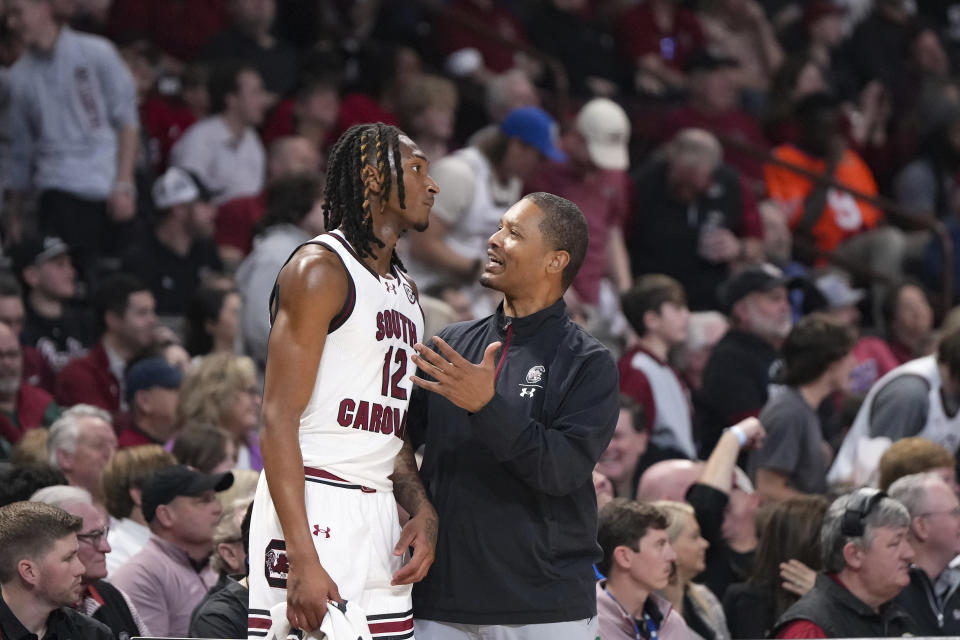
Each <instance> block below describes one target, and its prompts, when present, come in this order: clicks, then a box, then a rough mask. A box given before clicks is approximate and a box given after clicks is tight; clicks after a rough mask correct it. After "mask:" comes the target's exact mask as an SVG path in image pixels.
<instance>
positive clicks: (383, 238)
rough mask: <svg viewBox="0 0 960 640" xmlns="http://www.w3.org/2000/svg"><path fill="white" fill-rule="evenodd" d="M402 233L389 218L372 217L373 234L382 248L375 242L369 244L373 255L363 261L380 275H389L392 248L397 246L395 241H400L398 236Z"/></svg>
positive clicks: (399, 226)
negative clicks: (381, 244)
mask: <svg viewBox="0 0 960 640" xmlns="http://www.w3.org/2000/svg"><path fill="white" fill-rule="evenodd" d="M403 231H404V229H403V228H402V227H401V225H400V224H398V222H397V221H395V220H393V219H392V218H391V217H390V216H385V215H383V214H381V215H374V218H373V233H374V235H376V236H377V238H379V239H380V242H382V243H383V246H382V247H381V246H379V245H378V244H377V243H375V242H373V243H371V244H370V253H371V254H373V255H372V256H367V257H366V258H364V261H365V262H366V263H367V264H369V265H370V266H371V267H372V268H373V270H374V271H376V272H377V273H379V274H380V275H388V274H389V273H390V264H391V263H392V261H393V250H394V247H396V246H397V240H399V239H400V234H401V233H403Z"/></svg>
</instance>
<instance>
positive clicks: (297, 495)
mask: <svg viewBox="0 0 960 640" xmlns="http://www.w3.org/2000/svg"><path fill="white" fill-rule="evenodd" d="M428 168H429V162H428V160H427V158H426V157H425V156H424V154H423V153H422V152H421V151H420V149H419V148H418V147H417V145H416V144H415V143H414V142H413V141H412V140H410V139H409V138H408V137H406V136H405V135H403V133H402V132H400V131H399V130H398V129H396V128H395V127H390V126H387V125H384V124H381V123H377V124H375V125H374V124H370V125H357V126H355V127H352V128H351V129H350V130H348V131H347V132H346V133H345V134H343V136H341V138H340V140H338V141H337V144H336V145H335V146H334V148H333V151H332V153H331V156H330V166H329V171H328V175H327V187H326V193H325V196H326V202H325V204H324V219H325V223H326V228H327V229H332V231H331V232H329V233H325V234H322V235H320V236H318V237H317V238H315V239H314V240H312V241H311V242H309V243H307V244H305V245H304V246H302V247H300V248H299V249H298V250H297V251H295V252H294V254H293V255H292V256H291V257H290V259H289V260H288V262H287V264H286V265H285V266H284V268H283V269H282V270H281V271H280V274H279V276H278V277H277V284H276V286H275V288H274V292H273V295H272V296H271V301H270V312H271V317H272V323H273V326H272V329H271V334H270V340H269V343H268V349H267V367H266V383H265V390H264V401H263V430H262V433H261V449H262V451H263V467H264V473H263V475H261V477H260V485H259V487H258V488H257V495H256V500H255V503H254V510H253V515H252V522H251V529H250V615H249V619H248V636H249V638H251V639H253V638H262V637H264V636H266V635H267V632H268V629H269V628H270V626H271V621H272V620H271V610H273V613H274V616H279V615H280V611H281V610H282V607H281V606H279V605H281V604H282V603H286V612H285V613H286V617H287V620H288V621H289V623H290V625H291V626H292V627H295V628H297V629H301V630H304V631H312V630H315V629H317V628H319V627H320V624H321V622H322V620H323V618H324V615H325V614H326V612H327V603H328V602H338V603H340V602H343V601H345V600H346V601H347V605H346V606H347V609H348V610H349V607H350V604H351V603H353V604H354V606H359V607H361V608H362V609H363V612H364V613H365V614H366V616H367V621H368V625H369V629H370V632H371V635H372V637H373V638H396V639H398V640H399V639H400V638H411V637H413V616H412V605H411V599H410V589H411V584H412V583H414V582H417V581H419V580H421V579H422V578H423V577H424V576H425V575H426V573H427V570H428V569H429V567H430V565H431V564H432V563H433V557H434V547H435V545H436V539H437V515H436V511H434V509H433V507H432V506H431V505H430V503H429V501H428V499H427V496H426V492H425V491H424V488H423V485H422V484H421V483H420V479H419V477H418V475H417V467H416V463H415V461H414V457H413V451H412V449H411V448H410V445H409V443H407V442H405V441H404V438H403V436H404V432H405V430H406V412H407V403H408V399H409V397H410V391H411V383H410V380H409V376H410V374H412V373H413V372H414V371H415V370H416V366H415V365H414V364H413V360H412V359H411V358H410V356H411V355H412V354H413V345H414V344H416V343H417V341H418V340H422V337H421V336H422V334H423V312H422V310H421V309H420V305H419V303H418V301H417V292H416V288H415V285H414V284H413V282H412V281H411V280H409V279H408V278H407V277H406V275H405V274H404V273H403V272H402V271H401V269H400V268H399V267H400V266H402V265H400V263H399V259H398V258H397V257H396V255H395V253H394V246H395V245H396V243H397V239H398V238H399V236H400V235H401V234H402V233H404V232H405V231H407V230H408V229H415V230H423V229H425V228H426V226H427V223H428V217H429V215H430V209H431V207H432V206H433V200H434V197H435V196H436V194H437V193H438V188H437V185H436V183H435V182H434V181H433V179H432V178H431V177H430V176H429V174H428ZM398 503H399V505H400V506H402V507H403V508H404V509H405V510H406V511H407V512H408V513H409V514H410V515H411V518H410V520H409V521H408V522H407V523H406V524H405V525H404V526H403V528H402V530H401V528H400V525H399V523H398V517H397V504H398ZM410 548H412V550H413V553H412V556H411V557H410V559H409V561H407V562H406V563H405V564H404V558H405V554H406V552H407V550H408V549H410Z"/></svg>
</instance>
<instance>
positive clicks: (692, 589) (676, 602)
mask: <svg viewBox="0 0 960 640" xmlns="http://www.w3.org/2000/svg"><path fill="white" fill-rule="evenodd" d="M653 506H655V507H657V508H658V509H660V510H661V512H663V513H664V514H665V515H666V516H667V537H668V538H669V539H670V544H671V545H672V546H673V549H674V551H675V552H676V554H677V559H676V561H674V571H673V575H671V576H670V583H669V584H668V585H667V587H666V588H665V589H664V590H663V591H662V592H661V594H660V595H662V596H663V597H664V598H666V599H667V600H669V601H670V604H671V605H673V607H674V609H676V610H677V611H678V612H680V614H681V615H682V616H683V619H684V621H685V622H686V623H687V626H688V627H689V628H690V638H691V639H693V640H730V630H729V629H728V628H727V619H726V616H724V614H723V607H722V606H721V605H720V601H719V600H718V599H717V597H716V596H715V595H713V592H711V591H710V589H708V588H707V587H705V586H703V585H702V584H696V583H694V582H693V578H694V577H695V576H697V575H698V574H700V573H701V572H702V571H703V570H704V568H706V552H707V547H709V546H710V543H709V542H707V541H706V540H704V539H703V536H701V535H700V525H699V524H697V518H696V516H695V514H694V511H693V507H691V506H690V505H689V504H687V503H685V502H674V501H672V500H658V501H656V502H654V503H653Z"/></svg>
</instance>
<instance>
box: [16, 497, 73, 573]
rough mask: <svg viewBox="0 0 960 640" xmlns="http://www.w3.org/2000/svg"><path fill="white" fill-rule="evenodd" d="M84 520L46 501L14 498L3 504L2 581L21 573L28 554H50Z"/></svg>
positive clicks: (32, 555) (35, 555)
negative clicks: (11, 501)
mask: <svg viewBox="0 0 960 640" xmlns="http://www.w3.org/2000/svg"><path fill="white" fill-rule="evenodd" d="M82 526H83V520H81V519H80V518H78V517H77V516H74V515H70V514H69V513H67V512H66V511H64V510H63V509H61V508H59V507H53V506H50V505H48V504H43V503H42V502H14V503H13V504H8V505H7V506H5V507H0V549H2V553H0V584H7V583H9V582H10V581H12V580H13V579H15V578H16V577H17V574H18V569H17V565H18V564H19V563H20V561H21V560H23V559H24V558H29V559H31V560H36V559H38V558H41V557H43V556H44V555H46V554H47V553H48V552H49V551H50V549H51V548H53V545H54V544H56V542H57V540H60V539H61V538H64V537H66V536H68V535H70V534H71V533H77V532H78V531H80V528H81V527H82Z"/></svg>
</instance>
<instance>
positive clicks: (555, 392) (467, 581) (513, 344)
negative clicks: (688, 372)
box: [408, 300, 619, 624]
mask: <svg viewBox="0 0 960 640" xmlns="http://www.w3.org/2000/svg"><path fill="white" fill-rule="evenodd" d="M440 337H442V338H443V339H444V340H445V341H447V343H449V344H450V346H451V347H453V348H454V349H455V350H456V351H457V352H459V353H460V354H461V355H463V356H464V357H465V358H466V359H467V360H470V361H471V362H480V360H481V358H482V357H483V353H484V350H485V349H486V347H487V346H488V345H489V344H491V343H492V342H496V341H501V342H502V343H503V347H502V348H501V350H500V352H499V354H498V358H497V369H498V373H497V379H496V394H495V395H494V397H493V399H492V400H490V402H488V403H487V405H486V406H485V407H484V408H483V409H481V410H480V411H478V412H477V413H474V414H470V413H468V412H467V411H465V410H463V409H460V408H458V407H456V406H455V405H453V404H452V403H451V402H449V401H448V400H446V399H445V398H443V397H442V396H440V395H437V394H434V393H430V392H426V391H423V390H422V389H420V388H417V389H416V390H415V391H414V394H413V396H412V398H411V401H410V410H409V411H410V413H409V421H408V430H409V433H410V434H411V439H412V440H413V442H414V446H418V445H419V444H421V443H425V444H426V448H425V453H424V460H423V466H422V469H421V472H420V473H421V477H422V478H423V482H424V485H425V486H426V488H427V491H428V493H429V495H430V499H431V501H432V502H433V506H434V507H435V508H436V510H437V513H438V514H439V517H440V533H439V541H438V543H437V550H436V561H435V562H434V564H433V566H432V567H431V568H430V573H428V574H427V577H426V578H425V579H424V580H423V582H420V583H419V584H417V585H415V586H414V591H413V603H414V608H415V611H416V612H417V617H419V618H422V619H427V620H438V621H443V622H453V623H461V624H545V623H551V622H562V621H569V620H580V619H585V618H590V617H593V616H595V615H596V613H597V604H596V590H595V577H594V572H593V568H592V565H593V563H594V562H595V561H597V560H599V559H600V548H599V546H598V544H597V501H596V494H595V493H594V488H593V480H592V472H593V468H594V465H596V462H597V460H598V459H599V458H600V454H601V453H602V452H603V450H604V449H605V448H606V446H607V444H608V443H609V441H610V438H611V437H612V436H613V430H614V427H615V426H616V421H617V416H618V414H619V400H618V372H617V367H616V364H615V363H614V361H613V358H612V357H611V356H610V353H609V352H608V351H607V350H606V349H605V348H604V347H603V346H602V345H601V344H600V343H599V342H597V341H596V340H595V339H594V338H593V337H591V336H590V335H589V334H588V333H587V332H585V331H584V330H583V329H581V328H580V327H579V326H577V325H576V324H574V323H573V322H571V321H570V320H569V319H568V318H567V314H566V305H564V303H563V301H562V300H559V301H557V302H556V303H555V304H553V305H551V306H550V307H548V308H546V309H543V310H541V311H539V312H537V313H534V314H532V315H529V316H526V317H524V318H510V317H507V316H505V315H504V313H503V307H502V306H501V307H500V309H499V310H498V311H497V313H496V314H494V315H493V316H490V317H488V318H485V319H483V320H478V321H474V322H465V323H459V324H454V325H451V326H449V327H447V328H446V329H444V330H443V331H442V332H441V333H440ZM418 375H421V376H422V375H423V373H422V372H421V373H420V374H418Z"/></svg>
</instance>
